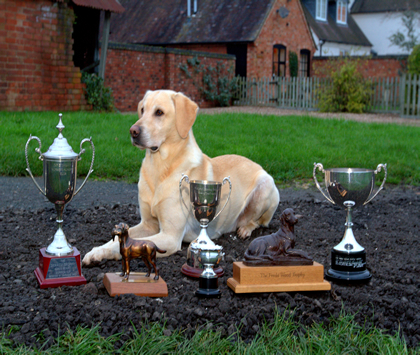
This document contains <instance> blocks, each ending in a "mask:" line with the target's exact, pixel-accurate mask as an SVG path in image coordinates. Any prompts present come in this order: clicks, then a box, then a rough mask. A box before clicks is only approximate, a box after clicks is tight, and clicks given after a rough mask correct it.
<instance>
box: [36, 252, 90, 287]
mask: <svg viewBox="0 0 420 355" xmlns="http://www.w3.org/2000/svg"><path fill="white" fill-rule="evenodd" d="M45 250H46V248H42V249H40V251H39V264H38V265H39V266H38V267H37V268H36V269H35V271H34V273H35V276H36V279H37V281H38V284H39V287H40V288H50V287H60V286H80V285H85V284H86V279H85V278H84V276H83V275H82V267H81V264H80V252H79V251H78V250H77V248H75V247H74V248H73V254H72V255H66V256H52V255H48V254H47V253H46V251H45Z"/></svg>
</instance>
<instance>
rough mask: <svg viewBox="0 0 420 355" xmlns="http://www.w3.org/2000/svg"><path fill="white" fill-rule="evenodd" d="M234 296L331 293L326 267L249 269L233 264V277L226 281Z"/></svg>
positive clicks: (242, 265) (266, 267)
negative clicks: (267, 293)
mask: <svg viewBox="0 0 420 355" xmlns="http://www.w3.org/2000/svg"><path fill="white" fill-rule="evenodd" d="M227 284H228V286H229V287H230V288H231V289H232V290H233V291H234V292H235V293H254V292H293V291H328V290H331V284H330V283H329V282H328V281H325V280H324V266H323V265H321V264H319V263H317V262H315V261H314V263H313V265H299V266H296V265H295V266H246V265H244V263H243V262H234V263H233V278H229V279H228V280H227Z"/></svg>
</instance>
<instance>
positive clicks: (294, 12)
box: [247, 0, 315, 78]
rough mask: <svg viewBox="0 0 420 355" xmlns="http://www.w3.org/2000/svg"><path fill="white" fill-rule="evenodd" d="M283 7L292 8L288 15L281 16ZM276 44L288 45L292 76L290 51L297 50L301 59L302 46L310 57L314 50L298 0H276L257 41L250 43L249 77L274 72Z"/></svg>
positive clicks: (288, 71)
mask: <svg viewBox="0 0 420 355" xmlns="http://www.w3.org/2000/svg"><path fill="white" fill-rule="evenodd" d="M280 7H285V8H286V9H287V10H288V11H289V14H288V16H287V17H286V18H282V17H281V16H280V15H279V13H278V12H277V11H278V10H279V8H280ZM276 44H281V45H283V46H285V47H286V76H290V70H289V52H290V51H293V52H295V53H296V54H297V55H298V58H300V51H301V50H302V49H307V50H309V51H310V52H311V57H312V55H313V54H314V53H315V44H314V42H313V40H312V35H311V32H310V30H309V27H308V25H307V23H306V19H305V16H304V13H303V10H302V7H301V4H300V1H299V0H291V1H290V0H277V1H276V3H275V4H274V6H273V9H272V10H271V12H270V14H269V16H268V17H267V19H266V21H265V23H264V25H263V28H262V30H261V32H260V34H259V36H258V38H257V40H256V41H255V42H254V43H251V44H248V58H247V76H248V77H249V78H262V77H270V76H271V75H273V46H274V45H276Z"/></svg>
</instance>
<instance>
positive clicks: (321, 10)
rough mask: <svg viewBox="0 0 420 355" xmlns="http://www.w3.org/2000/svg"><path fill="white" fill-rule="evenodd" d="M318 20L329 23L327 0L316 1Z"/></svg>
mask: <svg viewBox="0 0 420 355" xmlns="http://www.w3.org/2000/svg"><path fill="white" fill-rule="evenodd" d="M316 19H317V20H321V21H327V0H316Z"/></svg>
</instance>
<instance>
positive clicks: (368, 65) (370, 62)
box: [312, 56, 407, 78]
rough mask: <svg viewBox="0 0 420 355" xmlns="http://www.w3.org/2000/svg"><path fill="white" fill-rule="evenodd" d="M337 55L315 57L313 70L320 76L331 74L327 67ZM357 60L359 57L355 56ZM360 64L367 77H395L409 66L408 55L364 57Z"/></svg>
mask: <svg viewBox="0 0 420 355" xmlns="http://www.w3.org/2000/svg"><path fill="white" fill-rule="evenodd" d="M337 59H339V58H337V57H322V58H319V57H317V58H313V61H312V71H313V72H314V73H315V75H316V76H318V77H327V76H329V73H328V71H327V70H326V68H327V67H329V66H330V65H331V61H334V60H337ZM354 59H355V60H357V58H354ZM359 59H361V62H360V63H361V64H360V69H359V70H360V71H361V72H362V73H363V76H364V77H365V78H395V77H398V76H400V75H401V73H404V72H405V68H406V66H407V57H406V56H405V57H397V56H395V57H391V56H387V57H376V58H370V59H367V58H362V57H359Z"/></svg>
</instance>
